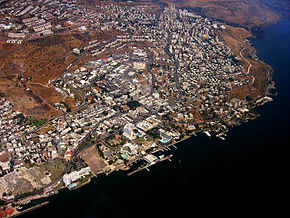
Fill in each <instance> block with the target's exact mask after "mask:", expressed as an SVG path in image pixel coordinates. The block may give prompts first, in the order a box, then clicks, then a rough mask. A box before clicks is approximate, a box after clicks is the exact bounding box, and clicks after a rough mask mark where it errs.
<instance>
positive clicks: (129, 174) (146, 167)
mask: <svg viewBox="0 0 290 218" xmlns="http://www.w3.org/2000/svg"><path fill="white" fill-rule="evenodd" d="M172 156H173V155H172V154H171V155H168V156H166V157H163V158H161V159H158V160H157V161H155V162H152V163H149V164H147V165H145V166H141V167H139V168H138V169H137V170H134V171H132V172H129V173H127V176H131V175H133V174H134V173H137V172H139V171H141V170H144V169H146V170H147V171H149V169H148V167H150V166H152V165H155V164H157V163H159V162H162V161H164V160H167V159H168V160H169V161H171V160H170V158H171V157H172Z"/></svg>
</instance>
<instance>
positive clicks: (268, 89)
mask: <svg viewBox="0 0 290 218" xmlns="http://www.w3.org/2000/svg"><path fill="white" fill-rule="evenodd" d="M272 25H274V24H272ZM262 37H264V36H262ZM257 39H258V38H253V39H251V40H257ZM251 47H253V48H254V49H255V53H256V54H257V49H256V48H255V47H254V46H252V45H251ZM242 57H243V56H242ZM243 58H244V57H243ZM244 59H245V60H246V58H244ZM258 61H259V62H261V63H262V64H265V65H267V66H268V67H269V68H270V69H269V70H268V71H267V72H265V74H266V75H267V78H268V80H267V85H266V86H265V87H264V90H265V93H264V94H263V95H261V96H259V97H257V98H256V99H253V101H257V100H258V99H261V98H263V97H266V96H268V95H271V93H270V92H271V89H274V90H275V82H274V81H273V73H274V70H273V68H272V67H271V66H270V65H268V64H267V63H266V62H263V60H261V59H260V58H259V59H258ZM249 103H251V102H248V104H249ZM248 104H245V105H248ZM254 104H255V105H254V108H257V107H259V106H262V105H263V104H261V105H259V104H257V103H254ZM206 122H209V121H203V122H202V123H206ZM231 128H232V127H231ZM200 132H201V133H204V131H203V130H198V131H193V132H192V133H190V135H185V136H184V137H183V138H182V139H181V140H179V141H174V142H171V143H170V144H168V145H164V146H163V147H162V148H159V149H157V150H154V149H153V151H152V152H150V153H153V154H154V153H156V152H158V151H161V150H163V149H164V148H167V147H170V146H174V145H178V144H179V143H181V142H183V141H185V140H187V139H189V138H191V137H192V136H193V135H194V136H196V133H200ZM140 159H143V158H142V157H140V158H137V159H135V160H134V161H129V162H128V164H127V167H128V165H129V164H130V163H132V162H135V161H137V160H140ZM157 163H159V162H157ZM157 163H156V164H157ZM125 167H126V165H125ZM118 170H119V169H117V170H114V171H118ZM114 171H111V172H109V173H108V174H106V175H109V174H111V173H113V172H114ZM100 173H103V172H100ZM93 177H96V178H97V175H91V176H90V177H89V179H88V181H86V182H85V183H83V184H81V185H80V186H76V187H74V188H72V189H71V190H75V189H78V188H81V187H83V186H85V185H87V184H89V183H91V181H92V178H93ZM63 188H66V187H65V186H64V187H60V188H58V189H56V190H54V192H53V193H51V194H46V195H43V196H29V197H28V198H26V199H30V200H31V201H33V200H37V199H43V198H47V197H51V196H53V195H56V194H58V193H59V190H61V189H63ZM26 199H20V200H21V201H22V200H23V201H25V200H26ZM47 204H49V201H45V202H43V203H40V204H38V205H35V206H33V207H31V208H28V209H26V210H24V211H21V212H19V213H17V214H15V215H12V217H17V216H20V215H22V214H25V213H28V212H30V211H33V210H36V209H38V208H40V207H43V206H45V205H47Z"/></svg>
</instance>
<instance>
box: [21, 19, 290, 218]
mask: <svg viewBox="0 0 290 218" xmlns="http://www.w3.org/2000/svg"><path fill="white" fill-rule="evenodd" d="M265 32H266V36H264V37H263V38H261V39H258V40H255V41H254V42H253V45H254V46H255V47H256V48H257V49H258V51H259V57H261V58H262V59H263V60H264V61H265V62H267V63H268V64H270V65H271V66H272V67H273V69H274V75H273V76H274V80H275V82H276V86H277V91H278V93H279V95H278V96H277V97H275V101H274V102H271V103H268V104H266V105H264V106H262V107H260V108H258V111H259V112H260V113H261V116H260V117H259V118H257V119H256V120H254V121H250V122H248V123H245V124H242V125H241V126H239V127H235V128H233V129H232V130H231V131H230V132H229V134H228V135H229V137H228V138H227V139H226V141H222V140H219V139H217V138H213V139H209V138H208V137H206V136H205V135H199V136H197V137H192V138H191V139H189V140H187V141H185V142H182V143H181V144H180V145H178V149H177V150H172V153H173V154H174V156H173V158H172V162H169V161H164V162H162V163H160V164H158V165H156V166H152V167H151V168H150V172H147V171H141V172H139V173H137V174H134V175H133V176H130V177H128V176H126V174H125V173H124V172H116V173H113V174H111V175H109V176H99V177H98V178H97V179H94V181H93V182H91V183H90V184H89V185H87V186H84V187H83V188H81V189H78V190H75V191H69V190H63V191H61V192H60V193H59V195H57V196H53V197H51V198H50V201H51V203H50V204H49V205H47V206H45V207H43V208H41V209H39V210H36V211H33V212H31V213H29V214H27V215H25V216H24V217H100V218H102V217H144V215H148V217H165V216H167V217H185V216H183V215H182V214H187V216H188V217H204V216H200V212H202V213H204V214H205V213H208V212H210V213H213V214H215V215H221V214H224V213H231V215H232V217H236V216H237V215H240V214H241V213H246V214H248V215H254V214H253V213H255V214H258V215H259V217H260V216H261V215H262V214H268V213H269V212H274V213H275V216H274V217H277V216H278V213H279V212H281V209H283V206H285V205H286V201H285V199H286V198H288V196H284V195H285V190H286V188H287V187H288V182H287V181H288V180H287V179H286V178H287V177H288V172H289V169H288V167H287V166H288V165H287V163H288V159H289V155H288V153H287V152H286V148H287V147H288V144H290V143H289V141H290V140H289V136H288V134H289V121H290V119H289V112H290V104H289V103H290V101H289V100H290V95H289V94H290V84H289V81H290V74H289V73H290V21H289V20H284V21H281V22H279V23H277V24H276V25H273V26H271V27H269V28H266V29H265ZM176 214H178V215H177V216H175V215H176ZM173 215H174V216H173ZM278 217H279V216H278Z"/></svg>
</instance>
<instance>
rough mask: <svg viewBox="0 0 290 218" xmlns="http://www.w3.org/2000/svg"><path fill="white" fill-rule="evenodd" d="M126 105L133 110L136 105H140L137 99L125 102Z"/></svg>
mask: <svg viewBox="0 0 290 218" xmlns="http://www.w3.org/2000/svg"><path fill="white" fill-rule="evenodd" d="M127 106H128V107H129V108H130V110H135V109H136V108H137V107H139V106H140V103H139V102H138V101H135V100H132V101H129V102H127Z"/></svg>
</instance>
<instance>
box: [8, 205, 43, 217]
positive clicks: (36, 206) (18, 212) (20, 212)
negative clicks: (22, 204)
mask: <svg viewBox="0 0 290 218" xmlns="http://www.w3.org/2000/svg"><path fill="white" fill-rule="evenodd" d="M47 204H49V201H45V202H43V203H41V204H38V205H35V206H33V207H30V208H28V209H26V210H23V211H17V213H15V214H12V216H11V217H17V216H20V215H23V214H25V213H28V212H31V211H33V210H36V209H38V208H40V207H43V206H45V205H47Z"/></svg>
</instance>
